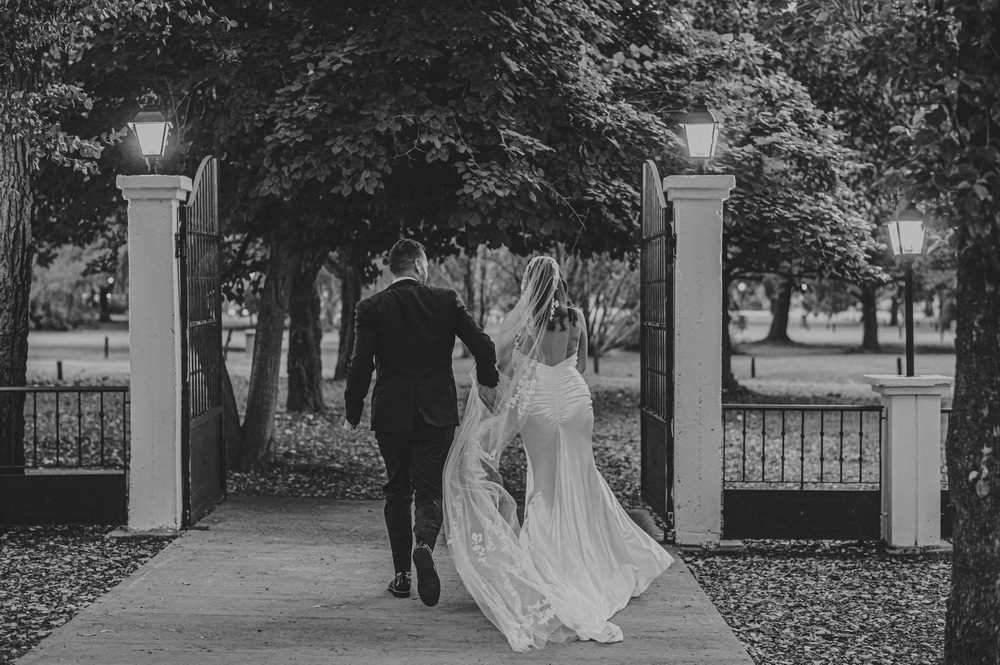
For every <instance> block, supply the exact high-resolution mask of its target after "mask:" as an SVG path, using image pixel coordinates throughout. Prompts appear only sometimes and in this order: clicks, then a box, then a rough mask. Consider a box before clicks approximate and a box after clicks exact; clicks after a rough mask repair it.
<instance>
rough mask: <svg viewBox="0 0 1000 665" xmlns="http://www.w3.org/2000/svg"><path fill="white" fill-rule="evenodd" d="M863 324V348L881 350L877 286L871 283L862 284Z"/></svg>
mask: <svg viewBox="0 0 1000 665" xmlns="http://www.w3.org/2000/svg"><path fill="white" fill-rule="evenodd" d="M861 324H862V327H863V329H864V333H863V335H862V339H861V348H862V349H864V350H865V351H875V352H878V351H881V348H880V347H879V343H878V303H877V302H876V300H875V288H874V287H873V286H872V285H871V284H862V285H861Z"/></svg>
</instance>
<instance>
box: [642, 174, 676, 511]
mask: <svg viewBox="0 0 1000 665" xmlns="http://www.w3.org/2000/svg"><path fill="white" fill-rule="evenodd" d="M662 183H663V181H662V180H661V179H660V175H659V173H658V172H657V170H656V165H655V164H654V163H653V162H652V161H647V162H646V163H645V164H643V167H642V245H641V254H640V301H641V307H640V346H641V349H642V352H641V359H640V363H641V368H640V372H641V380H640V384H641V393H640V404H639V408H640V420H641V425H640V427H641V432H642V433H641V444H640V448H641V456H642V459H641V474H640V476H641V480H640V482H641V487H642V497H643V500H645V501H646V502H647V503H648V504H649V505H650V507H652V508H653V509H654V510H656V511H657V512H658V513H659V514H660V515H661V516H662V517H663V518H664V519H665V520H667V522H668V524H670V525H671V526H672V525H673V510H674V507H673V474H674V434H673V413H674V339H673V338H674V233H673V215H672V208H671V207H670V206H668V205H667V203H666V200H665V199H664V196H663V184H662Z"/></svg>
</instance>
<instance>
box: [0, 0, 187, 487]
mask: <svg viewBox="0 0 1000 665" xmlns="http://www.w3.org/2000/svg"><path fill="white" fill-rule="evenodd" d="M181 14H183V18H182V17H181ZM0 15H2V17H3V19H4V26H3V30H2V31H0V70H2V71H4V74H5V77H4V79H3V80H2V82H0V246H2V247H3V248H4V251H3V252H2V253H0V290H2V292H3V293H4V294H5V297H4V298H2V299H0V385H23V384H24V382H25V372H26V364H27V353H28V308H29V303H28V301H29V290H30V285H31V266H32V259H33V254H34V249H35V243H34V237H33V222H34V219H35V216H36V214H38V207H39V206H38V201H37V187H36V184H37V181H38V177H39V173H40V172H41V170H42V169H43V167H44V166H45V165H49V164H51V165H56V166H58V167H59V168H60V169H61V170H62V171H63V172H67V171H76V172H78V173H81V174H92V173H94V172H95V171H96V166H95V162H96V160H97V159H98V158H99V157H100V155H101V152H102V151H103V149H104V148H105V147H106V146H107V145H109V144H111V143H113V142H114V141H116V140H117V139H118V138H119V136H120V135H119V134H117V133H115V132H114V131H107V130H105V131H102V132H98V133H96V134H93V135H89V136H88V135H86V134H77V133H74V132H73V131H71V130H67V129H66V127H67V126H68V125H72V120H73V118H76V117H80V116H85V115H86V114H87V113H88V111H89V110H90V109H91V108H92V106H93V102H92V100H91V99H90V97H89V96H88V94H87V91H86V90H85V89H84V88H82V87H81V86H80V85H78V84H77V80H76V79H75V78H73V77H70V76H67V70H68V68H69V65H70V63H73V62H76V61H78V60H79V59H80V58H81V57H83V54H84V53H85V52H86V51H87V49H88V48H89V47H90V45H91V44H92V43H93V41H94V40H95V39H96V38H97V36H98V35H101V34H107V33H108V32H112V31H114V30H115V29H116V28H118V27H120V26H121V25H123V24H127V23H133V22H137V23H143V24H144V25H146V26H147V27H148V28H149V31H150V32H151V33H152V34H154V35H156V34H160V35H162V34H163V33H164V32H166V28H165V27H164V24H163V23H158V22H157V21H156V20H155V19H157V18H158V17H160V18H163V17H169V16H171V15H173V16H175V17H177V19H178V20H182V21H207V18H206V17H205V16H203V15H202V14H201V13H199V12H197V11H195V10H194V3H192V2H189V1H188V0H180V1H179V2H173V3H167V2H164V1H162V0H96V1H92V2H82V1H79V0H27V1H25V2H20V3H18V4H17V5H16V8H15V9H14V10H13V11H11V10H5V11H3V12H2V14H0ZM22 407H23V396H18V395H5V396H3V397H2V398H0V466H10V467H20V466H23V463H24V457H23V450H22V446H21V442H22V441H23V435H24V422H23V414H22Z"/></svg>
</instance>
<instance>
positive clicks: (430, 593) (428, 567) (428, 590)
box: [413, 543, 441, 607]
mask: <svg viewBox="0 0 1000 665" xmlns="http://www.w3.org/2000/svg"><path fill="white" fill-rule="evenodd" d="M413 565H414V566H416V568H417V595H418V596H420V600H421V601H423V603H424V605H427V606H428V607H433V606H434V605H437V602H438V599H439V598H441V580H440V579H438V574H437V570H436V569H435V568H434V557H433V556H431V548H430V547H428V546H427V545H425V544H424V543H420V544H419V545H417V546H416V547H414V548H413Z"/></svg>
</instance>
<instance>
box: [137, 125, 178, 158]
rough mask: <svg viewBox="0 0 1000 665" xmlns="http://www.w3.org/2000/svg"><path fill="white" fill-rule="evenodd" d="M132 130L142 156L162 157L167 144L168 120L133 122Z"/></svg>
mask: <svg viewBox="0 0 1000 665" xmlns="http://www.w3.org/2000/svg"><path fill="white" fill-rule="evenodd" d="M131 125H132V131H133V132H135V136H136V138H137V139H138V140H139V150H140V151H141V152H142V154H143V156H144V157H162V156H163V152H164V149H165V148H166V146H167V130H168V129H169V127H170V123H168V122H133V123H131Z"/></svg>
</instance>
